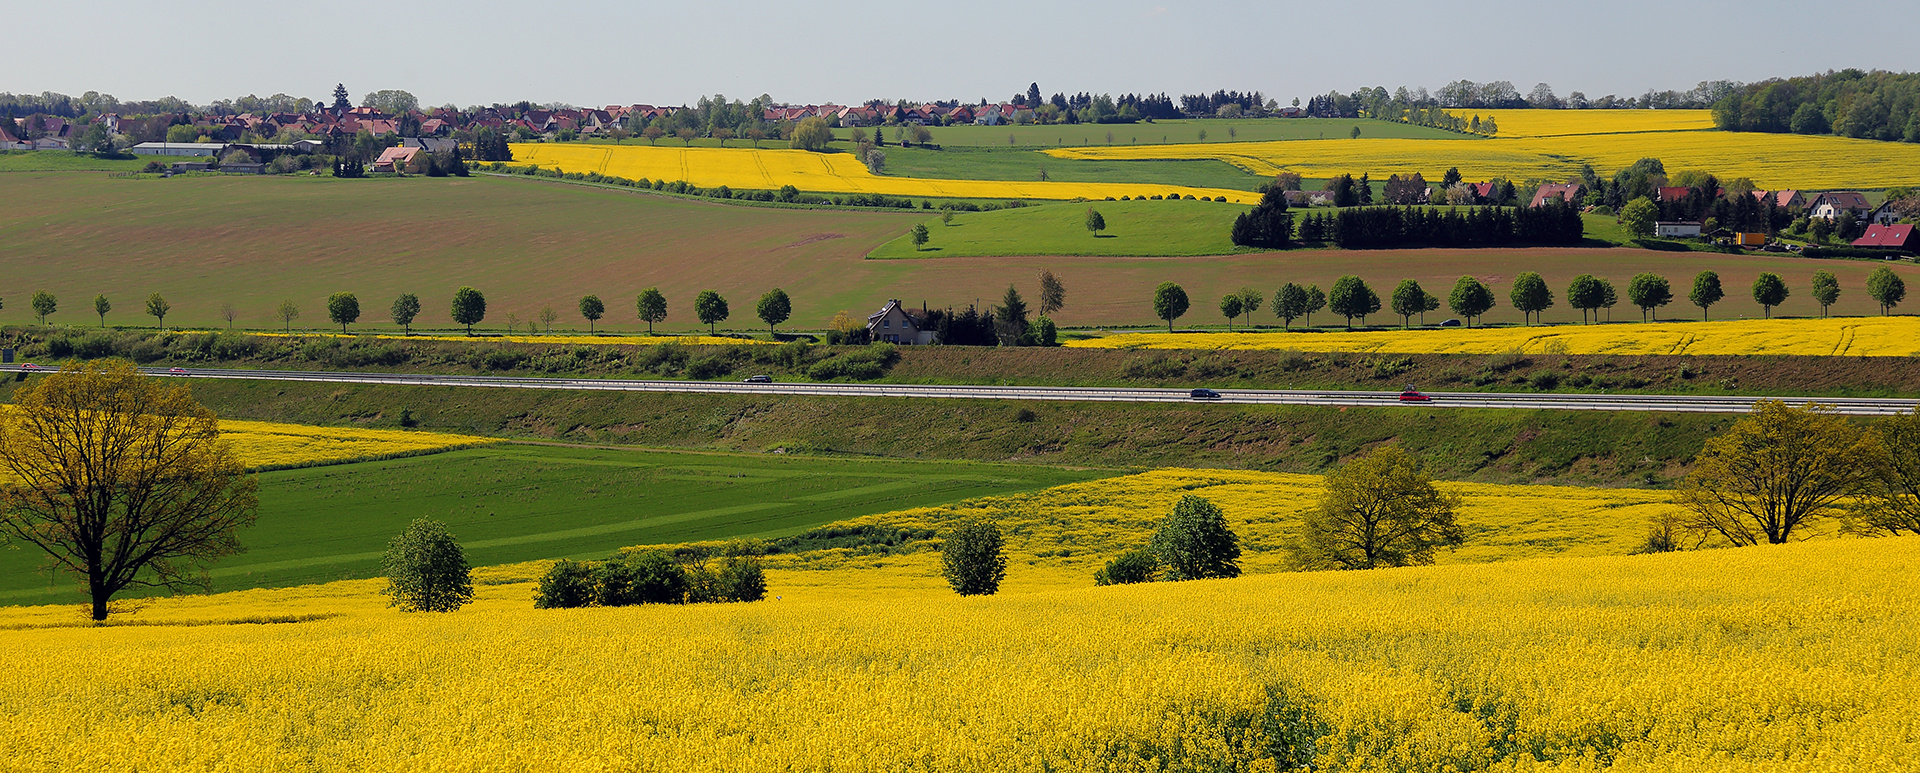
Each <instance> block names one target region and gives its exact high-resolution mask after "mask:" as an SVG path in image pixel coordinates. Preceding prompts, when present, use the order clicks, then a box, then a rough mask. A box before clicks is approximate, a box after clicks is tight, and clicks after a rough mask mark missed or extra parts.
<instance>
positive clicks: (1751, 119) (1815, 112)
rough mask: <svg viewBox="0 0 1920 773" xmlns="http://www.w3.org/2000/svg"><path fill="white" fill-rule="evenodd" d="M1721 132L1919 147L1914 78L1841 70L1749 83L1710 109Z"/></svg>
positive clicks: (1919, 106)
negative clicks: (1836, 138) (1822, 137)
mask: <svg viewBox="0 0 1920 773" xmlns="http://www.w3.org/2000/svg"><path fill="white" fill-rule="evenodd" d="M1713 123H1714V125H1715V126H1718V127H1719V128H1721V129H1724V130H1726V131H1746V132H1778V133H1786V132H1791V133H1794V134H1836V135H1839V136H1842V137H1853V138H1855V139H1869V140H1883V141H1890V142H1891V141H1902V142H1920V73H1906V72H1900V73H1894V72H1886V71H1882V70H1875V71H1872V72H1863V71H1861V70H1857V69H1853V68H1847V69H1845V70H1840V71H1838V72H1835V71H1831V70H1829V71H1827V72H1824V73H1819V74H1816V75H1807V76H1801V77H1795V78H1769V79H1767V80H1764V81H1761V82H1759V83H1750V84H1747V85H1745V86H1742V87H1740V88H1739V89H1737V90H1735V91H1733V93H1730V94H1728V95H1726V96H1725V97H1724V98H1722V99H1720V100H1719V101H1717V102H1715V103H1714V104H1713Z"/></svg>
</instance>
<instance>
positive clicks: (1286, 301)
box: [1273, 282, 1307, 330]
mask: <svg viewBox="0 0 1920 773" xmlns="http://www.w3.org/2000/svg"><path fill="white" fill-rule="evenodd" d="M1273 315H1274V316H1276V317H1279V318H1280V326H1281V328H1282V329H1285V330H1292V329H1293V321H1294V320H1296V319H1299V318H1301V317H1304V316H1306V315H1307V288H1305V287H1301V286H1300V285H1297V284H1294V283H1292V282H1288V283H1286V284H1284V285H1281V287H1280V289H1279V290H1276V291H1274V293H1273Z"/></svg>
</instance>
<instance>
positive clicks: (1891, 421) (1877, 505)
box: [1847, 412, 1920, 536]
mask: <svg viewBox="0 0 1920 773" xmlns="http://www.w3.org/2000/svg"><path fill="white" fill-rule="evenodd" d="M1873 433H1874V434H1875V435H1876V439H1877V440H1878V441H1879V444H1880V453H1879V455H1878V456H1877V457H1876V461H1877V463H1878V464H1877V467H1878V469H1877V471H1876V472H1877V473H1878V474H1876V475H1875V476H1874V478H1873V480H1871V481H1869V482H1868V484H1867V491H1866V492H1865V494H1864V495H1862V496H1861V498H1860V499H1859V501H1858V502H1857V503H1856V504H1855V506H1854V508H1853V512H1852V513H1851V514H1850V522H1849V523H1848V524H1847V531H1850V532H1854V533H1861V534H1871V535H1880V534H1891V535H1896V536H1897V535H1899V534H1902V533H1906V534H1916V535H1920V413H1914V412H1908V413H1902V414H1898V415H1895V416H1892V417H1890V418H1887V419H1883V420H1881V421H1878V422H1875V423H1874V425H1873Z"/></svg>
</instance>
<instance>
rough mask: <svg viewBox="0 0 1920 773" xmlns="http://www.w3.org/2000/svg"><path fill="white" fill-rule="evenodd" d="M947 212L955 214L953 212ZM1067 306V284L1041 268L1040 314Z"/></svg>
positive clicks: (1051, 312)
mask: <svg viewBox="0 0 1920 773" xmlns="http://www.w3.org/2000/svg"><path fill="white" fill-rule="evenodd" d="M947 214H953V213H951V212H949V213H947ZM1066 307H1067V286H1066V284H1064V283H1062V282H1061V281H1060V277H1057V276H1054V274H1053V272H1052V271H1050V270H1047V269H1041V270H1040V316H1042V317H1049V316H1052V315H1053V313H1054V312H1056V311H1059V310H1061V309H1064V308H1066Z"/></svg>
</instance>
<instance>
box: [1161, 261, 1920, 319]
mask: <svg viewBox="0 0 1920 773" xmlns="http://www.w3.org/2000/svg"><path fill="white" fill-rule="evenodd" d="M1626 289H1627V301H1628V302H1629V303H1631V304H1633V305H1634V306H1636V307H1639V309H1640V312H1641V319H1642V321H1647V320H1657V319H1658V318H1659V310H1660V308H1661V307H1664V306H1666V305H1668V304H1669V303H1672V302H1673V300H1674V298H1675V297H1676V296H1675V294H1674V287H1673V284H1672V282H1670V281H1669V280H1668V279H1667V278H1666V277H1664V276H1661V275H1659V274H1655V273H1652V272H1645V273H1641V274H1636V275H1635V276H1634V277H1633V279H1632V281H1630V282H1629V283H1628V284H1627V288H1626ZM1809 289H1810V292H1811V295H1812V297H1813V300H1814V301H1815V302H1816V303H1819V304H1820V315H1821V316H1823V317H1824V316H1826V314H1827V309H1828V308H1829V307H1831V306H1833V304H1835V303H1838V302H1839V301H1840V295H1841V292H1842V290H1841V286H1840V280H1839V279H1838V278H1837V277H1835V276H1834V275H1833V273H1832V272H1828V271H1817V272H1814V275H1813V281H1812V283H1811V287H1810V288H1809ZM1866 291H1867V295H1868V297H1871V298H1873V300H1874V302H1875V303H1878V304H1879V305H1880V313H1882V314H1887V313H1890V312H1891V311H1892V310H1893V308H1894V307H1896V306H1898V305H1900V302H1901V301H1903V300H1905V299H1906V296H1907V286H1906V281H1905V280H1903V279H1901V278H1900V275H1899V274H1896V273H1894V272H1893V270H1892V269H1889V268H1887V267H1885V266H1881V267H1879V268H1877V269H1875V270H1874V271H1873V273H1872V274H1871V275H1869V276H1868V277H1867V284H1866ZM1751 294H1752V296H1753V301H1754V302H1755V303H1757V304H1760V308H1761V310H1762V311H1763V313H1764V314H1765V315H1766V316H1768V317H1771V316H1773V309H1774V307H1776V306H1779V305H1780V304H1782V303H1785V302H1786V300H1787V298H1788V297H1790V296H1791V295H1792V290H1791V288H1789V287H1788V286H1787V283H1786V280H1784V279H1782V278H1781V277H1780V275H1779V274H1775V273H1773V272H1762V273H1761V274H1760V276H1758V277H1756V278H1755V279H1754V280H1753V285H1752V288H1751ZM1726 295H1727V293H1726V288H1725V287H1724V286H1723V285H1722V283H1721V281H1720V274H1719V273H1718V272H1715V271H1702V272H1700V273H1699V274H1696V275H1694V277H1693V285H1692V288H1691V289H1690V290H1689V291H1688V293H1687V296H1686V297H1687V301H1688V302H1689V303H1692V304H1693V305H1695V306H1698V307H1699V308H1700V314H1701V318H1702V319H1706V318H1707V315H1708V310H1709V309H1710V308H1711V307H1712V306H1713V305H1714V304H1717V303H1719V302H1721V301H1722V300H1724V299H1725V298H1726ZM1564 299H1565V301H1566V303H1567V305H1569V306H1571V307H1573V308H1575V309H1579V310H1580V313H1581V314H1580V316H1581V321H1582V322H1593V321H1598V320H1599V318H1600V314H1601V312H1602V311H1606V312H1607V313H1608V315H1609V317H1611V312H1612V309H1613V307H1614V306H1615V305H1617V304H1618V303H1619V301H1620V295H1619V291H1618V290H1617V289H1616V288H1615V286H1614V284H1613V282H1611V281H1609V280H1607V279H1604V278H1601V277H1596V276H1594V275H1592V274H1581V275H1579V276H1576V277H1574V278H1573V281H1572V282H1571V283H1569V284H1568V286H1567V290H1566V294H1565V296H1564ZM1507 300H1508V302H1509V303H1511V304H1513V307H1514V308H1515V309H1518V310H1520V312H1521V313H1522V314H1524V315H1525V316H1526V320H1527V324H1533V323H1534V322H1537V321H1539V317H1540V314H1541V313H1542V312H1545V311H1546V310H1548V309H1551V308H1553V307H1554V305H1555V303H1556V301H1557V299H1556V297H1555V295H1554V292H1553V290H1552V288H1550V287H1549V286H1548V285H1547V282H1546V280H1545V279H1544V278H1542V277H1541V276H1540V274H1539V273H1537V272H1533V271H1523V272H1521V273H1520V274H1518V275H1517V276H1515V277H1514V278H1513V285H1512V287H1511V288H1510V289H1509V290H1508V292H1507ZM1266 301H1267V298H1266V295H1265V294H1264V293H1262V292H1261V291H1259V290H1257V289H1255V288H1253V287H1242V288H1240V289H1239V290H1238V291H1235V292H1232V293H1228V294H1226V295H1225V296H1223V297H1221V299H1220V315H1221V316H1223V317H1225V318H1226V319H1227V322H1228V325H1229V326H1231V325H1232V323H1233V321H1234V320H1236V319H1241V318H1245V319H1246V320H1247V322H1248V323H1249V324H1251V322H1252V318H1253V313H1254V312H1256V311H1259V310H1260V308H1261V306H1263V305H1265V304H1266ZM1386 303H1387V308H1389V309H1390V310H1391V311H1392V312H1393V313H1394V314H1398V315H1399V316H1400V324H1401V325H1402V326H1403V327H1404V326H1409V325H1411V324H1412V318H1413V317H1414V316H1416V315H1417V316H1420V317H1421V320H1422V322H1423V324H1424V321H1425V315H1426V313H1427V312H1430V311H1436V310H1438V309H1439V308H1440V306H1441V304H1442V303H1445V305H1446V307H1447V308H1448V309H1449V310H1451V311H1452V312H1453V313H1454V314H1456V315H1459V316H1460V317H1461V318H1462V319H1463V320H1465V322H1466V324H1467V326H1468V327H1471V326H1472V325H1473V323H1474V321H1475V320H1477V319H1480V318H1481V317H1482V316H1483V315H1485V314H1486V313H1487V312H1488V311H1490V310H1492V309H1493V307H1494V305H1495V303H1496V299H1495V294H1494V290H1493V288H1492V287H1491V286H1489V285H1488V284H1487V283H1486V282H1483V281H1480V280H1479V279H1477V278H1475V277H1472V276H1463V277H1460V278H1459V279H1458V280H1456V281H1455V282H1454V284H1453V288H1452V289H1451V290H1450V291H1449V292H1448V293H1447V294H1446V296H1444V298H1443V297H1442V296H1440V295H1438V294H1435V293H1431V292H1428V291H1427V289H1426V288H1425V287H1422V286H1421V284H1420V282H1419V281H1417V280H1413V279H1403V280H1401V281H1400V283H1399V284H1398V285H1396V286H1395V287H1394V289H1393V292H1392V294H1391V295H1390V296H1388V298H1387V299H1386ZM1190 304H1191V300H1190V299H1189V298H1188V296H1187V291H1186V289H1185V288H1182V287H1181V286H1180V285H1178V284H1175V283H1173V282H1162V283H1161V284H1160V286H1159V287H1157V288H1155V289H1154V292H1153V313H1154V316H1155V317H1158V318H1160V319H1161V320H1164V321H1165V322H1166V323H1167V331H1168V332H1172V331H1173V321H1174V320H1176V319H1179V318H1180V317H1182V316H1185V315H1186V313H1187V311H1188V308H1189V306H1190ZM1271 308H1272V309H1273V314H1274V316H1275V317H1276V318H1278V319H1279V320H1280V321H1281V323H1282V326H1283V327H1284V328H1286V329H1291V328H1292V327H1293V321H1294V320H1296V319H1302V320H1305V321H1306V322H1307V324H1309V325H1311V324H1312V319H1313V314H1314V313H1315V312H1318V311H1321V310H1323V309H1325V310H1329V311H1332V312H1333V313H1334V314H1336V315H1339V316H1342V317H1345V318H1346V321H1347V328H1348V329H1352V328H1353V321H1354V319H1356V318H1357V319H1359V320H1360V323H1361V324H1362V325H1365V324H1366V318H1367V317H1368V316H1371V315H1373V314H1377V313H1379V311H1380V310H1381V308H1382V299H1381V297H1380V294H1379V293H1378V292H1376V291H1375V290H1374V289H1373V288H1372V287H1371V286H1369V285H1368V284H1367V282H1366V280H1364V279H1361V278H1360V277H1358V276H1354V275H1351V274H1349V275H1347V276H1342V277H1340V278H1339V279H1336V280H1334V283H1333V286H1332V287H1331V288H1329V289H1328V290H1325V291H1322V290H1321V289H1320V286H1319V285H1313V284H1309V285H1300V284H1296V283H1293V282H1288V283H1287V284H1285V285H1283V286H1281V288H1280V289H1279V290H1277V291H1275V292H1274V294H1273V303H1272V307H1271Z"/></svg>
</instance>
